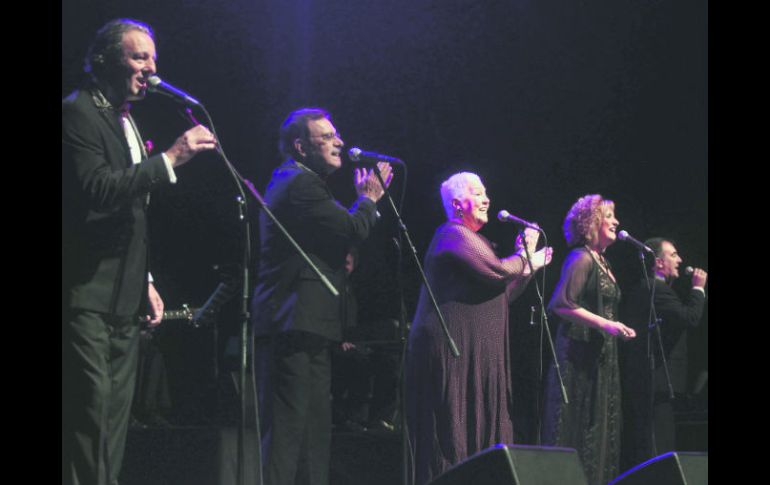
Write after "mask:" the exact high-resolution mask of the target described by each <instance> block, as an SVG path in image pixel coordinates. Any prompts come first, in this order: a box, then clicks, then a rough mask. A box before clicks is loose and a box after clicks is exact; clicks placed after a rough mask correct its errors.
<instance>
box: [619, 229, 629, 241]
mask: <svg viewBox="0 0 770 485" xmlns="http://www.w3.org/2000/svg"><path fill="white" fill-rule="evenodd" d="M618 239H620V240H622V241H625V240H626V239H628V231H626V230H623V231H620V232H619V233H618Z"/></svg>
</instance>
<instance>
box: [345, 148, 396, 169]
mask: <svg viewBox="0 0 770 485" xmlns="http://www.w3.org/2000/svg"><path fill="white" fill-rule="evenodd" d="M348 156H349V157H350V160H351V161H352V162H358V163H361V162H370V163H376V162H388V163H397V164H399V165H403V164H404V162H403V161H401V160H399V159H398V158H395V157H389V156H387V155H381V154H379V153H374V152H365V151H363V150H361V149H360V148H358V147H353V148H351V149H350V150H348Z"/></svg>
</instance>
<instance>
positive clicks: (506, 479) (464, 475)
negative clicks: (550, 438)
mask: <svg viewBox="0 0 770 485" xmlns="http://www.w3.org/2000/svg"><path fill="white" fill-rule="evenodd" d="M468 484H471V485H587V484H588V482H587V481H586V477H585V473H584V472H583V466H582V465H581V463H580V458H578V456H577V452H576V451H575V450H574V449H572V448H554V447H545V446H519V445H497V446H494V447H492V448H487V449H486V450H483V451H480V452H479V453H476V454H475V455H473V456H471V457H470V458H467V459H466V460H464V461H462V462H460V463H458V464H457V465H455V466H453V467H452V468H450V469H449V470H447V471H446V472H444V473H442V474H441V475H439V476H438V477H436V479H435V480H433V481H432V482H431V483H430V485H468Z"/></svg>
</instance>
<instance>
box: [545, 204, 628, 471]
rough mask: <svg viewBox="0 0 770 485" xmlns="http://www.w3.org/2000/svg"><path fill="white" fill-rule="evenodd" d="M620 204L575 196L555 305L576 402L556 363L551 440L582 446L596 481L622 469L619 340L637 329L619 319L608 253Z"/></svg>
mask: <svg viewBox="0 0 770 485" xmlns="http://www.w3.org/2000/svg"><path fill="white" fill-rule="evenodd" d="M618 224H619V223H618V220H617V219H616V218H615V204H614V202H612V201H611V200H607V199H604V198H602V196H601V195H598V194H594V195H586V196H584V197H581V198H579V199H578V200H577V202H575V204H574V205H573V206H572V208H571V209H570V210H569V212H568V213H567V217H566V218H565V220H564V237H565V238H566V239H567V244H568V245H569V246H570V247H573V249H572V251H571V252H570V253H569V254H568V255H567V258H566V260H565V261H564V265H563V266H562V271H561V278H560V279H559V283H558V284H557V287H556V289H555V290H554V294H553V297H552V298H551V302H550V304H549V306H548V309H549V311H550V312H551V313H552V314H554V315H555V316H556V317H558V320H559V324H558V330H557V336H556V354H557V359H558V362H559V367H560V370H561V375H562V378H563V379H564V386H565V388H566V391H567V397H568V400H569V403H568V404H564V402H563V400H562V393H561V388H560V386H559V380H558V378H557V376H556V371H555V367H554V365H553V364H552V365H551V368H550V370H549V373H548V382H547V386H546V398H545V419H544V433H543V434H544V436H543V438H544V442H545V444H547V445H555V446H564V447H569V448H575V449H576V450H577V452H578V455H579V456H580V460H581V461H582V463H583V467H584V469H585V472H586V477H587V478H588V483H589V484H590V485H598V484H605V483H607V482H608V481H610V480H611V479H612V478H614V477H615V476H616V475H617V474H618V468H619V460H620V426H621V422H622V420H621V414H620V413H621V410H620V378H619V370H618V343H617V339H618V338H621V339H623V340H629V339H631V338H634V337H635V336H636V333H635V332H634V330H633V329H632V328H630V327H627V326H625V325H623V324H622V323H620V322H618V321H617V315H618V305H619V303H620V287H619V286H618V284H617V281H616V279H615V276H614V275H613V274H612V269H611V267H610V264H609V262H608V261H607V260H606V259H605V257H604V251H605V250H606V249H607V248H608V247H609V246H610V245H611V244H612V243H614V242H615V239H616V238H617V235H616V231H617V228H618Z"/></svg>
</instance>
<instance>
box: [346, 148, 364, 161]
mask: <svg viewBox="0 0 770 485" xmlns="http://www.w3.org/2000/svg"><path fill="white" fill-rule="evenodd" d="M348 156H349V157H350V160H352V161H354V162H359V161H361V149H360V148H358V147H353V148H351V149H350V150H348Z"/></svg>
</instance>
